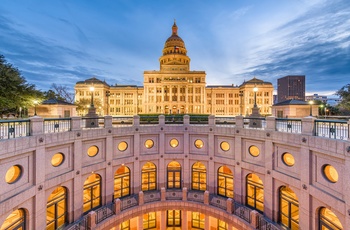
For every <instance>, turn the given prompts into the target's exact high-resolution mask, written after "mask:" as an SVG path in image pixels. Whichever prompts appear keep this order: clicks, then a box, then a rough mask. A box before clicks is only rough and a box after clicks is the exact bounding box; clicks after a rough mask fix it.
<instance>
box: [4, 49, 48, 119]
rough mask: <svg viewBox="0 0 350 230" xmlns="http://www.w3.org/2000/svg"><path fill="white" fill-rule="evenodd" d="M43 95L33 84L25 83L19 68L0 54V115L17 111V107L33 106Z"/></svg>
mask: <svg viewBox="0 0 350 230" xmlns="http://www.w3.org/2000/svg"><path fill="white" fill-rule="evenodd" d="M42 98H43V95H42V93H41V92H40V91H39V90H36V89H35V85H32V84H29V83H27V81H26V80H25V78H24V77H22V76H21V73H20V72H19V70H18V69H17V68H15V67H13V66H12V65H11V64H10V63H8V62H7V61H6V60H5V57H4V56H3V55H0V115H1V116H2V115H3V114H6V113H10V112H11V113H17V111H18V109H19V108H25V107H26V108H28V107H31V106H34V101H35V100H37V101H40V100H42Z"/></svg>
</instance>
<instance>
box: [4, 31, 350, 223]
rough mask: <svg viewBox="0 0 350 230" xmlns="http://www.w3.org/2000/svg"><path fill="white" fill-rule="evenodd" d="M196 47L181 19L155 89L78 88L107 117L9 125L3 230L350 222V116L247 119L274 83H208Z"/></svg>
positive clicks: (265, 108) (264, 103)
mask: <svg viewBox="0 0 350 230" xmlns="http://www.w3.org/2000/svg"><path fill="white" fill-rule="evenodd" d="M186 53H187V50H186V48H185V45H184V42H183V41H182V39H181V38H180V37H179V36H178V35H177V26H176V24H174V25H173V27H172V35H171V36H170V37H169V38H168V39H167V40H166V42H165V47H164V49H163V56H162V57H161V58H160V60H159V61H160V70H159V71H145V72H144V79H145V80H144V86H143V87H138V86H118V85H116V86H110V85H108V84H107V83H105V82H103V81H100V80H98V79H96V78H91V79H88V80H86V81H83V82H78V83H77V84H76V87H75V89H76V95H77V100H78V101H79V100H82V99H83V98H85V99H86V100H90V99H91V100H92V101H93V99H95V100H96V109H97V112H98V113H99V114H100V116H92V117H91V116H90V117H89V116H74V117H69V118H43V117H40V116H33V117H31V118H29V119H21V120H1V121H0V188H1V189H0V229H1V230H14V229H15V230H17V229H18V230H19V229H21V230H43V229H47V230H55V229H66V230H78V229H79V230H105V229H106V230H142V229H144V230H181V229H185V230H187V229H189V230H194V229H196V230H198V229H201V230H216V229H217V230H254V229H258V230H266V229H272V230H278V229H291V230H296V229H301V230H309V229H310V230H327V229H328V230H342V229H344V230H345V229H349V226H350V182H349V177H350V141H349V140H350V138H349V126H350V121H330V120H318V119H316V118H315V117H312V116H307V117H303V118H300V119H297V118H294V119H287V118H276V117H273V116H266V117H264V116H263V117H260V116H259V117H252V116H245V117H244V116H242V115H246V114H251V109H252V108H253V107H254V108H256V106H255V105H257V107H258V108H259V110H260V113H261V114H263V115H267V114H270V113H271V111H270V110H271V108H270V106H271V104H272V91H273V87H272V85H271V83H268V82H264V81H262V80H259V79H256V78H253V79H251V80H249V81H246V82H244V83H242V84H241V85H240V86H206V83H205V81H206V80H205V72H204V71H190V68H189V63H190V59H189V57H188V56H187V55H186ZM90 87H93V88H92V89H91V91H90ZM254 88H257V90H253V89H254ZM91 93H93V94H91ZM255 99H256V100H255ZM98 100H99V103H100V106H101V108H99V107H98V106H97V105H98V103H97V102H98ZM149 113H151V114H155V115H154V116H153V117H152V119H151V120H144V117H142V116H140V115H138V114H149ZM125 114H127V115H132V116H116V115H125ZM167 114H182V116H179V117H181V119H179V120H177V121H176V122H174V121H172V120H169V117H171V116H167ZM192 114H195V115H192ZM196 114H203V115H201V116H196ZM204 114H207V115H204ZM208 114H210V115H208ZM198 117H199V118H198ZM257 124H258V125H257Z"/></svg>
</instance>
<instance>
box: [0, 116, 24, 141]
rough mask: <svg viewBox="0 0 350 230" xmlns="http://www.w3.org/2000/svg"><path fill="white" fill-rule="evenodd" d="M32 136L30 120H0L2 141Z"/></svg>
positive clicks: (0, 137)
mask: <svg viewBox="0 0 350 230" xmlns="http://www.w3.org/2000/svg"><path fill="white" fill-rule="evenodd" d="M25 136H30V120H0V139H12V138H17V137H25Z"/></svg>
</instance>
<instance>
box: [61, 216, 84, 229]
mask: <svg viewBox="0 0 350 230" xmlns="http://www.w3.org/2000/svg"><path fill="white" fill-rule="evenodd" d="M64 229H65V230H87V229H88V216H87V215H85V216H83V217H81V218H80V219H79V220H77V221H75V222H74V223H72V224H70V225H69V226H67V227H66V228H64Z"/></svg>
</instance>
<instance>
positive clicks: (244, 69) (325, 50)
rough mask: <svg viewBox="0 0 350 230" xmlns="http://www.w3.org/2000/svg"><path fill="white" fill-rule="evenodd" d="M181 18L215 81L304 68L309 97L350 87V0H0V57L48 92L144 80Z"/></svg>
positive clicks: (195, 62) (183, 31)
mask: <svg viewBox="0 0 350 230" xmlns="http://www.w3.org/2000/svg"><path fill="white" fill-rule="evenodd" d="M174 19H176V23H177V25H178V27H179V33H178V34H179V36H180V37H181V38H182V39H183V40H184V42H185V45H186V48H187V51H188V53H187V55H188V56H189V57H190V58H191V70H204V71H206V73H207V84H208V85H219V84H221V85H223V84H235V85H240V84H241V83H243V81H244V80H249V79H251V78H253V77H254V76H255V77H257V78H259V79H262V80H265V81H269V82H272V83H273V84H274V86H275V88H276V87H277V86H276V83H277V78H280V77H283V76H286V75H298V74H302V75H306V91H307V94H311V93H319V94H326V95H331V94H333V93H334V92H335V91H336V90H338V89H340V88H341V87H342V86H344V85H345V84H348V83H350V1H349V0H283V1H282V0H217V1H213V0H191V1H188V0H176V1H170V0H169V1H166V0H89V1H87V0H74V1H70V0H50V1H47V0H1V4H0V54H2V55H4V56H5V58H6V60H7V61H8V62H10V63H11V64H13V65H14V66H15V67H17V68H18V69H19V70H20V71H21V72H22V74H23V76H24V77H25V78H26V80H27V81H28V82H29V83H31V84H35V85H36V86H37V88H38V89H42V90H48V89H49V88H50V86H51V84H52V83H56V84H58V85H66V86H68V87H69V88H71V89H72V91H73V88H74V85H75V83H76V82H77V81H81V80H85V79H87V78H90V77H92V76H96V77H97V78H99V79H101V80H105V81H106V82H107V83H108V84H110V85H112V84H116V83H117V84H136V85H143V71H144V70H159V62H158V59H159V57H160V56H161V55H162V49H163V47H164V43H165V41H166V39H167V38H168V37H169V36H170V35H171V26H172V25H173V22H174Z"/></svg>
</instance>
